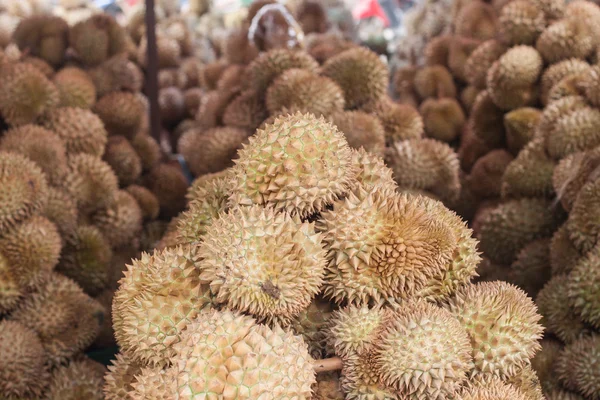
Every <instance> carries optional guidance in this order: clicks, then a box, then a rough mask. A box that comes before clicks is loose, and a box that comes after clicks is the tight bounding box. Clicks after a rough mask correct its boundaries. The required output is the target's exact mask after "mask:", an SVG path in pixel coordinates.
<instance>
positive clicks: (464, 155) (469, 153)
mask: <svg viewBox="0 0 600 400" xmlns="http://www.w3.org/2000/svg"><path fill="white" fill-rule="evenodd" d="M471 122H472V121H468V122H467V124H466V125H465V126H464V127H463V131H462V134H461V137H460V146H459V147H458V150H457V151H458V159H459V161H460V167H461V170H462V171H464V173H463V174H466V173H469V172H471V170H472V169H473V165H475V163H476V162H477V160H479V159H480V158H481V157H483V156H484V155H486V154H487V153H489V152H490V151H492V150H493V149H494V148H493V147H492V146H490V145H489V144H487V143H485V142H484V141H483V140H482V139H481V138H479V136H477V135H476V134H475V132H474V130H473V126H472V124H471ZM461 186H462V187H464V186H465V185H461Z"/></svg>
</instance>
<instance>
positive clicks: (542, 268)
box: [510, 238, 552, 298]
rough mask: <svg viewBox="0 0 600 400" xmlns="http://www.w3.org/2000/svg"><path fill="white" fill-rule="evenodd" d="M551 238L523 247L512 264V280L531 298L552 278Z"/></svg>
mask: <svg viewBox="0 0 600 400" xmlns="http://www.w3.org/2000/svg"><path fill="white" fill-rule="evenodd" d="M549 253H550V239H548V238H546V239H539V240H534V241H533V242H531V243H529V244H528V245H527V246H525V247H523V248H522V249H521V251H520V252H519V254H518V255H517V259H516V260H515V262H514V263H512V265H511V266H510V268H511V269H512V270H513V274H512V280H511V282H512V283H514V284H515V285H517V286H519V287H520V288H521V289H523V290H524V291H525V292H526V293H527V294H528V295H529V296H530V297H531V298H535V297H536V295H537V293H538V292H539V291H540V289H542V287H544V285H545V284H546V282H548V281H549V280H550V277H551V276H552V271H551V269H550V268H549V265H550V254H549Z"/></svg>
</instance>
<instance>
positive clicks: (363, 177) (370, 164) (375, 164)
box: [352, 149, 398, 192]
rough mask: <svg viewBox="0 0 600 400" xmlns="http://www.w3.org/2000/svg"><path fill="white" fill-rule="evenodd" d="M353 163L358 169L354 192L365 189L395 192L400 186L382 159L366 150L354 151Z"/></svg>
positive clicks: (353, 187) (353, 186)
mask: <svg viewBox="0 0 600 400" xmlns="http://www.w3.org/2000/svg"><path fill="white" fill-rule="evenodd" d="M352 163H353V164H354V165H356V166H357V167H358V173H357V175H356V182H355V184H354V185H352V191H353V192H357V191H359V190H360V189H363V190H365V191H367V192H370V191H371V190H375V189H377V190H380V189H389V190H390V191H391V192H394V191H395V190H396V189H397V188H398V185H396V182H395V181H394V178H393V172H392V170H391V169H389V168H388V167H387V166H386V165H385V162H384V161H383V159H382V158H381V157H378V156H376V155H374V154H371V153H369V152H367V151H366V150H364V149H358V150H354V149H353V150H352Z"/></svg>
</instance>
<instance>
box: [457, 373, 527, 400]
mask: <svg viewBox="0 0 600 400" xmlns="http://www.w3.org/2000/svg"><path fill="white" fill-rule="evenodd" d="M458 398H459V399H460V400H533V399H531V398H530V397H527V396H525V395H524V394H523V392H521V391H520V390H519V389H517V388H516V387H514V386H513V385H511V384H509V383H505V382H503V381H502V380H501V379H499V378H497V377H491V378H488V379H483V380H482V381H479V382H478V381H475V382H474V383H472V384H469V385H467V386H465V387H464V388H463V390H462V391H461V392H460V393H459V395H458Z"/></svg>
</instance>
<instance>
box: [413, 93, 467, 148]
mask: <svg viewBox="0 0 600 400" xmlns="http://www.w3.org/2000/svg"><path fill="white" fill-rule="evenodd" d="M419 113H420V114H421V116H422V118H423V124H424V126H425V134H426V135H427V137H430V138H433V139H437V140H440V141H442V142H452V141H454V140H455V139H456V138H457V137H458V136H459V135H460V133H461V131H462V128H463V125H464V123H465V120H466V117H465V114H464V112H463V110H462V107H461V106H460V104H459V103H458V102H457V101H456V100H455V99H451V98H447V99H427V100H425V101H424V102H423V103H422V104H421V106H420V107H419Z"/></svg>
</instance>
